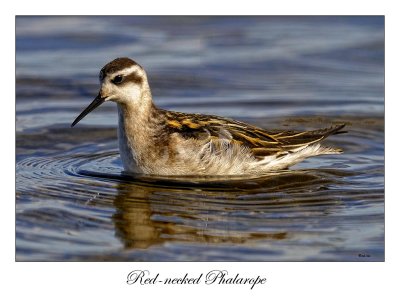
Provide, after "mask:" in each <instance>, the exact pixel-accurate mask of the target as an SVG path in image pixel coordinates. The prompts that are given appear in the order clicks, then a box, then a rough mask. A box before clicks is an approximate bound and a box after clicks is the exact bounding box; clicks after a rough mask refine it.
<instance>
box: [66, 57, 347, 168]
mask: <svg viewBox="0 0 400 308" xmlns="http://www.w3.org/2000/svg"><path fill="white" fill-rule="evenodd" d="M99 77H100V83H101V89H100V92H99V94H98V95H97V97H96V98H95V99H94V101H93V102H92V103H91V104H90V105H89V106H88V107H87V108H86V109H85V110H84V111H83V112H82V113H81V114H80V115H79V116H78V117H77V118H76V119H75V121H74V122H73V123H72V125H71V126H74V125H75V124H76V123H78V122H79V121H80V120H81V119H82V118H83V117H85V116H86V115H87V114H88V113H89V112H91V111H92V110H94V109H95V108H96V107H98V106H100V105H101V104H102V103H103V102H105V101H114V102H116V103H117V106H118V119H119V125H118V126H119V127H118V128H119V129H118V139H119V149H120V155H121V159H122V163H123V166H124V168H125V170H126V171H129V172H134V173H143V174H154V175H259V174H265V173H268V172H270V171H275V170H280V169H285V168H287V167H289V166H292V165H294V164H297V163H298V162H300V161H302V160H304V159H305V158H308V157H311V156H316V155H321V154H337V153H341V152H342V151H341V150H340V149H334V148H330V147H324V146H321V144H320V142H321V141H322V140H323V139H325V138H327V137H328V136H329V135H332V134H336V133H340V130H341V129H342V128H343V127H344V126H345V125H344V124H342V125H337V126H333V127H330V128H326V129H320V130H313V131H305V132H294V131H283V130H282V131H274V132H272V131H266V130H264V129H261V128H259V127H256V126H252V125H249V124H246V123H243V122H239V121H235V120H232V119H227V118H223V117H218V116H212V115H203V114H187V113H181V112H174V111H166V110H162V109H159V108H157V107H156V106H155V105H154V103H153V100H152V96H151V91H150V86H149V83H148V81H147V75H146V72H145V70H144V69H143V68H142V67H141V66H140V65H139V64H137V63H136V62H135V61H133V60H131V59H129V58H118V59H115V60H113V61H111V62H110V63H108V64H107V65H106V66H104V67H103V68H102V69H101V71H100V76H99Z"/></svg>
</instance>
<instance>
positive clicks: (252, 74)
mask: <svg viewBox="0 0 400 308" xmlns="http://www.w3.org/2000/svg"><path fill="white" fill-rule="evenodd" d="M16 49H17V52H16V153H17V157H16V258H17V260H28V261H30V260H43V261H48V260H51V261H53V260H54V261H64V260H67V261H70V260H94V261H96V260H99V261H101V260H107V261H108V260H131V261H188V260H196V261H214V260H218V261H303V260H306V261H308V260H310V261H315V260H326V261H382V260H384V19H383V17H17V18H16ZM118 56H128V57H131V58H133V59H135V60H136V61H137V62H139V63H140V64H141V65H142V66H143V67H144V68H145V69H146V70H147V73H148V76H149V80H150V85H151V87H152V91H153V97H154V100H155V102H156V104H157V105H158V106H160V107H162V108H165V109H172V110H178V111H183V112H200V113H207V114H217V115H222V116H228V117H233V118H235V119H239V120H242V121H247V122H250V123H252V124H256V125H259V126H261V127H264V128H274V129H276V128H283V129H299V130H305V129H313V128H321V127H325V126H330V125H331V124H334V123H342V122H345V123H347V124H348V127H347V130H348V133H347V134H345V135H337V136H333V137H331V138H329V140H328V142H327V143H328V144H331V145H333V146H338V147H341V148H342V149H343V150H344V154H342V155H332V156H323V157H316V158H312V159H309V160H307V161H305V162H303V163H301V164H299V165H297V166H295V167H294V168H292V170H290V171H284V172H279V173H277V174H274V175H268V176H264V177H261V178H219V179H215V178H214V179H204V178H203V179H197V178H183V179H177V178H157V177H149V176H147V177H146V176H128V175H125V174H123V173H122V165H121V161H120V159H119V155H118V145H117V135H116V126H117V115H116V107H115V105H114V104H113V103H108V104H104V105H103V106H102V107H101V108H99V109H97V110H96V111H95V112H93V113H91V114H90V115H89V116H88V117H86V118H85V119H84V120H83V121H82V122H81V123H79V124H78V125H77V126H76V127H75V128H73V129H71V128H70V127H69V126H70V124H71V122H72V121H73V120H74V119H75V117H76V116H77V115H78V114H79V113H80V112H81V111H82V109H83V108H84V107H86V106H87V105H88V104H89V103H90V102H91V101H92V99H93V98H94V96H95V95H96V94H97V91H98V81H97V80H98V78H97V76H98V71H99V69H100V68H101V67H102V66H103V65H104V64H106V63H107V62H109V61H110V60H112V59H114V58H116V57H118Z"/></svg>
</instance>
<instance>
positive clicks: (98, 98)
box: [71, 93, 106, 127]
mask: <svg viewBox="0 0 400 308" xmlns="http://www.w3.org/2000/svg"><path fill="white" fill-rule="evenodd" d="M105 100H106V98H105V97H101V95H100V93H99V94H98V95H97V96H96V98H95V99H94V101H93V102H92V103H91V104H90V105H89V106H87V107H86V109H85V110H83V111H82V113H81V114H80V115H78V117H77V118H76V119H75V121H74V122H72V124H71V127H74V126H75V124H76V123H78V122H79V121H80V120H82V119H83V118H84V117H85V116H86V115H87V114H88V113H89V112H91V111H93V110H94V109H96V108H97V107H99V106H100V105H101V104H102V103H104V101H105Z"/></svg>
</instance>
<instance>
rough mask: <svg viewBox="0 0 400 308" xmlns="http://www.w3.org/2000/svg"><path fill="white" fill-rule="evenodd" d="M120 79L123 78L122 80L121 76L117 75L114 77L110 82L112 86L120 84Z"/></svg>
mask: <svg viewBox="0 0 400 308" xmlns="http://www.w3.org/2000/svg"><path fill="white" fill-rule="evenodd" d="M122 79H123V78H122V76H121V75H117V76H115V77H114V79H113V81H112V82H113V83H114V84H119V83H121V82H122Z"/></svg>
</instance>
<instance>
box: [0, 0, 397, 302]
mask: <svg viewBox="0 0 400 308" xmlns="http://www.w3.org/2000/svg"><path fill="white" fill-rule="evenodd" d="M260 3H262V2H261V1H249V0H247V1H245V2H239V3H238V4H233V2H232V1H226V2H223V3H221V2H217V1H215V0H214V1H200V2H187V1H185V2H183V1H182V2H178V1H164V2H160V3H154V2H150V1H149V2H147V3H142V2H141V3H137V2H136V1H117V2H112V1H96V2H87V3H85V2H83V1H68V2H64V3H63V2H55V1H29V2H28V1H26V3H23V1H12V3H10V4H9V6H13V7H12V8H10V7H9V8H5V7H4V6H5V5H4V4H3V5H2V6H3V7H2V13H3V14H2V18H1V22H2V27H1V38H2V59H3V61H2V67H1V68H2V71H1V74H0V78H1V83H0V84H1V85H2V88H1V91H2V104H3V107H5V109H6V111H5V112H6V113H5V114H2V120H1V121H0V123H1V140H2V141H3V149H2V151H1V155H2V160H1V161H2V162H10V163H6V164H4V163H3V164H4V165H5V166H4V167H3V170H4V169H5V171H6V172H3V174H2V178H3V182H2V184H3V185H2V187H4V188H3V189H4V190H3V189H2V192H6V194H5V196H6V198H4V200H3V202H2V218H3V221H2V224H1V228H2V232H1V235H2V244H3V245H2V246H3V247H2V254H1V261H2V262H1V265H2V273H3V275H2V276H3V277H2V279H1V281H2V282H3V283H2V290H3V292H2V293H3V296H2V299H3V300H2V302H3V303H8V305H12V306H15V307H28V306H29V307H55V306H61V307H71V306H74V307H84V306H88V307H92V306H96V307H115V306H117V305H122V307H125V306H128V307H129V306H136V305H146V306H147V305H149V306H151V307H155V306H156V305H157V304H159V305H165V304H167V306H173V307H192V306H193V307H200V306H205V305H206V306H211V307H218V306H220V305H224V306H232V307H241V306H245V307H249V306H253V305H254V306H255V305H257V306H259V305H263V306H265V307H343V306H344V307H363V308H364V307H389V306H393V304H391V305H389V303H395V302H398V300H397V297H395V295H396V293H395V291H396V292H397V289H398V283H397V273H398V271H397V268H398V267H397V264H398V261H397V259H398V257H399V256H400V254H399V249H398V246H397V245H396V244H395V243H394V242H395V239H396V237H397V236H396V235H397V234H399V233H398V231H399V230H398V227H397V226H398V225H399V224H398V222H397V219H398V217H399V216H398V207H399V206H400V204H399V202H396V201H397V200H398V196H397V195H395V192H396V188H397V185H396V184H397V182H398V180H397V178H398V174H399V173H398V172H396V171H398V158H397V156H398V155H399V154H398V153H399V148H398V139H399V137H398V133H397V132H398V130H399V129H398V127H397V122H398V117H399V113H398V109H397V106H398V105H399V104H400V98H399V95H398V94H397V91H396V90H397V89H398V88H399V77H398V74H399V69H398V68H399V67H400V66H399V61H398V57H399V55H400V50H399V48H398V47H399V46H398V41H399V40H398V29H400V25H399V22H398V20H399V16H398V14H396V13H395V12H396V11H398V10H396V4H395V3H396V2H395V1H358V2H357V1H352V2H351V1H333V2H332V1H331V2H326V1H304V0H303V1H292V2H290V3H288V1H282V3H281V4H279V3H278V1H271V2H265V4H264V5H263V6H262V5H260ZM113 4H116V6H115V7H114V6H113ZM16 14H18V15H20V14H21V15H24V14H28V15H36V14H48V15H51V14H80V15H85V14H88V15H91V14H93V15H100V14H122V15H123V14H132V15H134V14H152V15H154V14H194V15H198V14H199V15H210V14H236V15H241V14H264V15H269V14H283V15H287V14H346V15H349V14H373V15H381V14H385V15H386V132H385V134H386V146H385V153H386V166H390V167H388V168H386V178H385V179H386V189H385V190H386V207H385V212H386V213H385V214H386V226H385V227H386V228H385V231H386V251H385V253H386V262H380V263H339V262H338V263H278V262H273V263H201V262H197V263H66V262H62V263H24V262H15V259H14V257H15V250H14V249H15V242H14V241H15V238H14V237H13V236H12V235H13V234H14V231H15V225H14V221H15V213H14V204H15V194H14V192H15V185H14V183H12V181H11V179H13V178H15V167H14V166H13V165H12V164H11V162H12V161H15V134H13V128H14V127H15V123H14V117H15V105H14V104H15V82H14V78H13V77H12V75H14V73H13V72H14V61H13V59H15V31H14V21H15V19H14V15H16ZM395 140H396V141H397V142H394V141H395ZM396 242H397V241H396ZM138 268H140V269H148V270H150V271H154V272H156V271H160V272H162V273H164V275H165V276H168V275H170V276H177V275H179V274H181V273H185V272H189V273H197V272H198V271H201V270H202V271H204V272H205V271H209V270H211V269H215V268H220V269H227V270H231V271H238V272H240V273H242V274H246V273H247V274H249V275H250V274H263V275H265V276H266V277H267V279H268V282H267V284H266V285H265V286H262V287H259V288H256V289H254V290H252V291H249V290H248V289H247V287H243V286H231V287H214V286H208V287H207V286H193V287H192V288H190V287H189V286H186V287H163V288H160V287H157V288H154V287H151V286H145V287H136V286H128V285H126V284H125V279H126V275H127V274H128V272H129V271H131V270H133V269H138ZM392 277H393V279H391V278H392Z"/></svg>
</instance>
